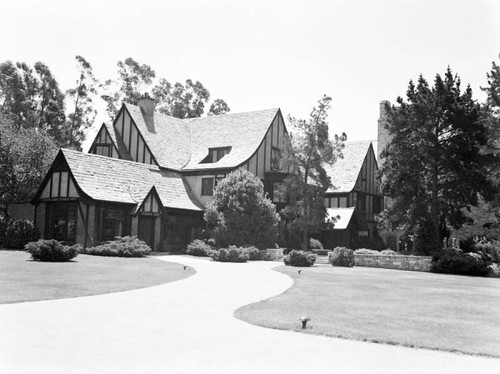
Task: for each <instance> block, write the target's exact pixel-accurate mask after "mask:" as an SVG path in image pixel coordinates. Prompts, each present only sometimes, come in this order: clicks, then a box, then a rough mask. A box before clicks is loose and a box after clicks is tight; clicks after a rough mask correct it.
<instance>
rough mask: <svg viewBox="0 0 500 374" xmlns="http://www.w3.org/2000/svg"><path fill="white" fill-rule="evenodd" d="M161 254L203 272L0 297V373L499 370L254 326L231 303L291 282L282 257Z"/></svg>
mask: <svg viewBox="0 0 500 374" xmlns="http://www.w3.org/2000/svg"><path fill="white" fill-rule="evenodd" d="M162 259H164V260H166V261H172V262H178V263H181V264H185V265H189V266H193V267H195V268H196V270H197V274H196V275H195V276H193V277H190V278H187V279H185V280H182V281H178V282H174V283H167V284H164V285H160V286H155V287H151V288H146V289H141V290H134V291H127V292H120V293H114V294H106V295H99V296H90V297H80V298H74V299H63V300H53V301H40V302H30V303H21V304H6V305H0V373H50V374H55V373H65V374H68V373H106V374H107V373H120V374H126V373H134V374H146V373H168V374H173V373H231V374H232V373H235V374H237V373H303V374H305V373H334V372H336V373H384V374H387V373H398V374H400V373H476V372H477V373H481V374H485V373H495V374H497V373H500V360H496V359H487V358H481V357H473V356H466V355H458V354H452V353H443V352H436V351H427V350H421V349H409V348H403V347H395V346H388V345H381V344H372V343H363V342H355V341H348V340H342V339H333V338H327V337H320V336H312V335H306V334H300V333H295V332H287V331H276V330H271V329H265V328H261V327H257V326H252V325H249V324H247V323H245V322H242V321H240V320H237V319H235V318H234V317H233V311H234V310H235V309H237V308H238V307H240V306H243V305H246V304H249V303H252V302H255V301H258V300H261V299H265V298H268V297H270V296H273V295H276V294H279V293H281V292H283V291H284V290H286V289H287V288H289V287H290V286H291V284H292V281H291V280H290V278H288V277H287V276H285V275H284V274H281V273H278V272H275V271H271V270H270V269H271V268H272V267H274V266H276V265H277V264H276V263H270V262H251V263H247V264H221V263H214V262H210V261H206V260H202V259H195V258H189V257H180V256H179V257H177V256H169V257H162ZM299 317H300V316H297V318H299ZM297 323H299V321H297Z"/></svg>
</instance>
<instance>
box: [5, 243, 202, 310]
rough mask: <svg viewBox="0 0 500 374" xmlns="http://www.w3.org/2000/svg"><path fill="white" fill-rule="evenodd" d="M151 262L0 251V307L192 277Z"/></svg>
mask: <svg viewBox="0 0 500 374" xmlns="http://www.w3.org/2000/svg"><path fill="white" fill-rule="evenodd" d="M194 273H195V270H194V269H192V268H188V269H186V270H184V268H183V266H182V265H180V264H174V263H168V262H165V261H161V260H158V259H155V258H147V257H146V258H119V257H99V256H89V255H78V256H77V257H75V258H74V259H73V261H72V262H59V263H57V262H37V261H31V260H30V255H29V254H28V253H26V252H23V251H6V250H0V304H5V303H17V302H22V301H37V300H49V299H62V298H67V297H78V296H88V295H98V294H103V293H109V292H117V291H127V290H133V289H137V288H143V287H150V286H155V285H158V284H162V283H167V282H173V281H176V280H179V279H183V278H186V277H188V276H190V275H193V274H194Z"/></svg>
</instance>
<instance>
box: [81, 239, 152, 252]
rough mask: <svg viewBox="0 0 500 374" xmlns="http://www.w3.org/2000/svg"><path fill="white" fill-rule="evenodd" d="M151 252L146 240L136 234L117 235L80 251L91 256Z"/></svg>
mask: <svg viewBox="0 0 500 374" xmlns="http://www.w3.org/2000/svg"><path fill="white" fill-rule="evenodd" d="M150 252H151V248H150V247H149V245H147V244H146V242H144V241H142V240H139V239H138V238H137V236H124V237H120V236H117V237H116V238H115V240H112V241H109V242H105V243H103V244H101V245H98V246H96V247H92V248H87V249H86V250H84V251H82V252H81V253H85V254H88V255H92V256H109V257H144V256H147V255H148V254H149V253H150Z"/></svg>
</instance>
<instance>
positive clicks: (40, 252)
mask: <svg viewBox="0 0 500 374" xmlns="http://www.w3.org/2000/svg"><path fill="white" fill-rule="evenodd" d="M24 248H25V249H26V252H28V253H29V254H30V255H31V259H32V260H35V261H42V262H67V261H69V260H71V259H72V258H74V257H76V256H77V255H78V245H73V246H71V247H70V246H67V245H64V244H62V243H61V242H58V241H57V240H55V239H48V240H44V239H40V240H39V241H37V242H31V243H28V244H26V246H25V247H24Z"/></svg>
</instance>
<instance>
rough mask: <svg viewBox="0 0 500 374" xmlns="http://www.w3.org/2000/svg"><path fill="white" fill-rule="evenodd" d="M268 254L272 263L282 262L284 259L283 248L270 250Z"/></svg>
mask: <svg viewBox="0 0 500 374" xmlns="http://www.w3.org/2000/svg"><path fill="white" fill-rule="evenodd" d="M266 254H267V255H268V256H269V258H270V260H272V261H281V260H282V259H283V248H268V249H266Z"/></svg>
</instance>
